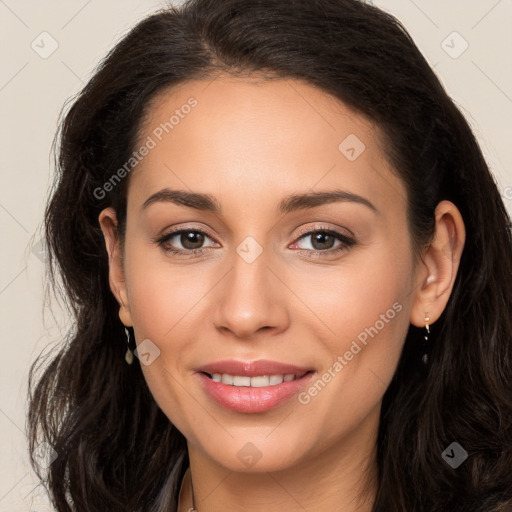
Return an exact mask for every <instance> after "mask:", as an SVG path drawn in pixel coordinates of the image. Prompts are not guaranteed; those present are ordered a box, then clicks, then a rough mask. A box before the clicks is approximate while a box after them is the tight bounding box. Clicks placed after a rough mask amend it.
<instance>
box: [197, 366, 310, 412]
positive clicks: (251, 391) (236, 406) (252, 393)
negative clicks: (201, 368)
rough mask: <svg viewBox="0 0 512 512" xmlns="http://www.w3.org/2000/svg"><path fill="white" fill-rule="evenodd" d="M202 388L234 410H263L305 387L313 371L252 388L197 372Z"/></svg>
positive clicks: (223, 404) (270, 407) (224, 405)
mask: <svg viewBox="0 0 512 512" xmlns="http://www.w3.org/2000/svg"><path fill="white" fill-rule="evenodd" d="M197 375H199V378H200V379H201V384H202V386H203V389H204V390H205V391H206V392H207V393H208V394H209V395H210V397H211V398H213V399H214V400H215V401H216V402H217V403H218V404H219V405H221V406H222V407H225V408H226V409H229V410H231V411H235V412H243V413H255V412H265V411H268V410H270V409H273V408H274V407H277V406H278V405H280V404H282V403H283V402H285V401H286V400H288V399H289V398H291V397H292V396H293V395H295V394H297V393H299V392H300V391H301V389H303V388H305V387H306V386H307V385H308V383H309V381H310V380H311V377H312V376H313V375H314V372H308V373H306V374H305V375H303V376H302V377H301V378H300V379H295V380H292V381H291V382H283V383H281V384H275V385H273V386H265V387H261V388H253V387H249V386H240V387H238V386H229V385H228V384H222V382H215V381H214V380H212V379H210V377H208V375H205V374H204V373H201V372H200V373H198V374H197Z"/></svg>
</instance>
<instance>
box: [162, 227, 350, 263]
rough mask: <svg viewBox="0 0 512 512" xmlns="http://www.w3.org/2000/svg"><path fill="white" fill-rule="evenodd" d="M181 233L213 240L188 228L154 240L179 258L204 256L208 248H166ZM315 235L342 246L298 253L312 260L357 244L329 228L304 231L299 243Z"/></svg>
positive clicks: (201, 231) (305, 250)
mask: <svg viewBox="0 0 512 512" xmlns="http://www.w3.org/2000/svg"><path fill="white" fill-rule="evenodd" d="M181 233H201V234H202V235H205V236H207V237H208V238H212V237H211V236H210V235H209V234H208V233H207V232H206V231H204V230H202V229H199V228H197V229H196V228H188V229H177V230H175V231H171V232H170V233H166V234H165V235H163V236H162V237H160V238H158V239H156V240H154V242H155V243H157V244H158V245H159V246H160V247H162V249H163V250H164V251H166V252H170V253H172V254H175V255H177V256H184V257H193V256H199V255H203V254H204V253H205V251H206V248H204V247H203V248H199V249H175V248H173V247H172V246H166V245H165V244H166V243H167V242H168V241H169V240H170V239H171V238H173V237H174V236H176V235H179V234H181ZM315 233H323V234H327V235H332V236H334V237H335V238H337V239H338V240H339V241H341V242H342V243H341V245H339V246H338V247H337V248H334V249H327V250H325V251H318V250H311V249H300V250H299V251H298V252H299V253H300V254H303V253H307V254H308V257H310V258H315V259H316V258H317V257H318V256H320V257H324V256H332V255H333V254H338V253H340V252H342V251H346V250H347V249H348V248H349V247H351V246H352V245H354V244H355V243H356V242H355V240H353V239H352V238H350V237H349V236H347V235H344V234H342V233H340V232H338V231H335V230H332V229H329V228H324V227H320V228H316V229H313V230H304V231H302V232H300V233H299V237H298V238H297V241H299V240H301V239H302V238H306V237H307V236H311V235H313V234H315Z"/></svg>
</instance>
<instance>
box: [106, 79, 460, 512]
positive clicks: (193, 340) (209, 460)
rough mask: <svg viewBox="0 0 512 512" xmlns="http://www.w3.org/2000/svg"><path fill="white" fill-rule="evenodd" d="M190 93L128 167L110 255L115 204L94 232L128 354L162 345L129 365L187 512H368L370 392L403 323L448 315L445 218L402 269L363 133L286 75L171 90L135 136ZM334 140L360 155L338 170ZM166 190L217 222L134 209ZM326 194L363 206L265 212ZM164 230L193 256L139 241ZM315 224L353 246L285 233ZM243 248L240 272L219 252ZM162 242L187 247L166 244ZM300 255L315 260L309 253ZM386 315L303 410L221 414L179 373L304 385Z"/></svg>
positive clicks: (377, 390)
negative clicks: (172, 454) (179, 462)
mask: <svg viewBox="0 0 512 512" xmlns="http://www.w3.org/2000/svg"><path fill="white" fill-rule="evenodd" d="M191 96H193V97H194V98H195V99H196V100H197V101H198V104H197V106H196V107H195V108H193V109H192V111H191V112H190V113H189V114H188V115H187V116H184V118H183V119H180V122H179V124H177V125H176V126H175V127H174V129H173V130H172V132H170V133H169V134H166V135H165V136H164V137H163V138H162V141H161V142H158V144H157V145H156V147H155V148H153V149H152V150H151V151H150V152H149V154H148V155H147V156H146V157H145V158H144V159H143V160H142V161H141V162H140V163H139V164H138V165H137V167H136V170H134V171H132V174H131V176H130V183H129V187H128V203H127V204H128V206H127V227H126V245H125V249H124V254H123V253H122V251H121V247H120V244H119V237H118V234H117V230H116V225H117V220H116V215H115V212H114V210H113V209H112V208H107V209H105V210H104V211H102V212H101V215H100V216H99V222H100V225H101V229H102V231H103V234H104V236H105V242H106V247H107V251H108V254H109V258H110V285H111V289H112V292H113V293H114V295H115V296H116V298H117V300H118V302H119V305H120V310H119V316H120V319H121V321H122V322H123V324H125V325H126V326H133V327H134V332H135V337H136V342H137V343H138V344H140V343H141V342H142V340H144V339H149V340H151V342H152V343H154V344H155V345H156V346H157V347H158V348H159V350H160V351H161V352H160V356H159V357H157V358H156V359H155V360H154V362H152V363H151V364H150V365H148V366H146V365H142V364H141V367H142V370H143V372H144V377H145V379H146V381H147V383H148V386H149V388H150V390H151V392H152V394H153V396H154V398H155V400H156V402H157V403H158V405H159V406H160V407H161V409H162V410H163V412H164V413H165V414H166V415H167V417H168V418H169V420H170V421H171V422H172V423H174V425H176V426H177V428H178V429H179V430H180V431H181V432H182V433H183V435H184V436H185V437H186V439H187V443H188V451H189V457H190V473H191V477H192V481H193V486H194V496H195V505H196V508H197V509H198V510H199V512H203V511H205V510H208V511H209V512H218V511H219V512H220V511H221V510H222V511H235V510H246V511H249V512H250V511H260V510H266V511H268V512H272V511H278V510H279V511H282V510H293V511H295V510H301V511H302V510H308V511H312V512H313V511H320V510H322V511H324V510H343V511H344V512H352V511H356V510H358V511H363V512H365V511H370V510H371V507H372V503H373V500H374V497H375V491H376V485H375V481H372V479H371V478H370V477H371V476H372V474H373V475H375V469H376V465H375V455H376V438H377V432H378V424H379V413H380V408H381V402H382V397H383V394H384V392H385V390H386V388H387V386H388V384H389V383H390V381H391V379H392V377H393V374H394V371H395V369H396V366H397V363H398V360H399V357H400V353H401V350H402V347H403V343H404V340H405V337H406V334H407V330H408V328H409V325H410V324H411V323H412V324H413V325H415V326H417V327H423V326H424V325H425V317H428V318H430V321H429V323H430V324H432V323H434V322H435V321H436V320H437V319H438V318H439V316H440V315H441V313H442V311H443V310H444V308H445V306H446V304H447V301H448V299H449V296H450V293H451V291H452V287H453V283H454V280H455V277H456V273H457V269H458V265H459V260H460V256H461V253H462V250H463V246H464V239H465V231H464V224H463V221H462V218H461V215H460V213H459V211H458V210H457V208H456V207H455V206H454V205H453V204H452V203H451V202H449V201H442V202H441V203H439V205H438V207H437V209H436V212H435V215H436V232H435V237H434V239H433V242H432V244H431V245H430V247H429V248H428V249H425V250H424V251H423V253H422V257H421V258H415V256H414V255H413V251H412V242H411V236H410V233H409V231H408V224H407V214H406V190H405V187H404V184H403V183H402V182H401V180H400V179H399V178H398V177H397V176H396V175H395V174H394V173H393V171H392V169H391V167H390V165H389V163H388V162H387V161H386V159H385V157H384V152H383V151H382V149H381V147H380V138H379V131H378V128H377V127H375V126H374V125H372V124H371V123H369V122H368V121H367V120H366V119H365V118H363V117H362V116H360V115H359V114H357V113H355V112H353V111H352V110H350V109H349V108H348V107H346V106H345V105H344V104H342V103H340V102H339V101H337V100H336V99H335V98H333V97H332V96H329V95H328V94H326V93H325V92H323V91H321V90H320V89H317V88H315V87H313V86H310V85H307V84H305V83H302V82H300V81H298V80H283V79H278V80H274V81H263V80H262V79H256V78H254V77H253V78H233V77H229V76H222V75H221V76H219V77H218V78H217V79H216V80H214V81H211V80H210V81H201V80H198V81H189V82H187V83H184V84H180V85H179V86H178V87H175V88H173V89H169V90H167V91H165V92H164V93H162V94H160V95H159V96H158V97H157V98H156V99H155V101H153V102H152V104H151V108H150V112H149V116H148V118H147V119H146V120H145V122H144V125H143V126H142V130H141V137H140V141H141V142H142V141H144V140H146V138H147V137H148V136H150V135H151V134H152V132H153V130H154V129H155V127H157V126H159V124H160V123H162V122H164V121H165V120H168V119H169V117H170V115H172V113H173V112H174V111H175V110H176V109H177V108H178V109H179V108H180V107H181V106H182V105H184V104H185V103H186V102H187V100H188V99H189V98H190V97H191ZM350 134H355V135H356V136H357V137H358V138H359V139H360V140H361V141H363V143H364V144H365V147H366V148H365V150H364V151H363V152H362V153H361V154H360V155H359V156H358V158H357V159H355V160H354V161H350V160H349V159H348V158H347V157H346V156H345V155H344V154H343V153H342V152H341V151H340V150H339V149H338V146H339V144H340V143H341V142H342V141H343V140H344V139H345V138H346V137H347V136H348V135H350ZM165 187H168V188H171V189H181V190H188V191H193V192H200V193H208V194H211V195H213V196H215V198H216V199H217V201H218V202H219V203H220V204H221V206H222V214H220V215H219V214H215V213H211V212H204V211H198V210H195V209H192V208H188V207H185V206H180V205H176V204H173V203H171V202H158V203H153V204H152V205H151V206H149V207H147V208H145V209H141V208H142V205H143V203H144V202H145V201H146V199H147V198H148V197H149V196H151V195H152V194H154V193H155V192H157V191H159V190H161V189H163V188H165ZM335 188H337V189H343V190H345V191H349V192H351V193H354V194H358V195H360V196H362V197H364V198H366V199H367V200H368V201H371V203H372V204H373V205H374V206H375V208H376V209H377V210H378V212H375V211H373V210H372V209H371V208H369V207H367V206H365V205H363V204H359V203H355V202H350V201H343V202H334V203H330V204H325V205H321V206H318V207H315V208H310V209H305V210H301V211H295V212H290V213H287V214H281V215H280V214H278V213H276V207H277V204H278V203H279V201H281V200H282V199H283V198H284V197H285V196H288V195H289V194H292V193H304V192H310V191H320V190H321V191H329V190H333V189H335ZM178 227H179V228H188V229H189V230H191V231H194V228H196V229H197V228H201V229H203V230H206V231H207V232H208V235H207V236H206V237H205V238H204V241H203V245H202V247H203V248H205V250H204V254H203V255H199V256H197V255H193V256H192V257H183V256H181V257H180V256H176V255H173V254H172V253H169V252H166V251H165V250H164V248H163V247H161V246H159V245H158V243H156V242H155V239H157V238H158V237H159V236H161V235H162V234H165V233H167V232H169V230H170V228H178ZM319 227H322V228H324V229H325V228H326V229H330V230H335V231H338V232H339V233H341V234H346V235H350V236H352V237H353V238H354V239H355V241H356V243H355V244H354V245H351V246H347V247H345V250H343V251H340V252H338V253H333V250H334V249H336V248H338V247H339V246H340V244H342V243H343V242H341V241H339V240H337V239H334V241H332V242H328V241H324V242H323V243H324V244H325V245H324V246H322V245H320V244H319V243H316V244H315V238H314V237H313V236H311V234H310V235H309V236H308V235H306V236H303V235H302V234H301V233H300V230H301V229H307V230H308V231H310V230H311V231H313V232H315V231H314V230H315V229H316V230H317V231H318V228H319ZM248 236H251V237H253V238H254V239H255V240H256V241H257V242H258V244H259V245H260V246H261V248H262V250H263V252H262V253H261V254H260V255H259V256H258V257H257V258H256V259H255V260H254V261H253V262H251V263H248V262H247V261H245V260H244V259H243V258H242V257H241V256H239V254H238V253H237V251H236V248H237V247H238V246H239V245H240V244H241V242H242V241H243V240H244V239H245V238H246V237H248ZM301 237H302V238H301ZM185 243H186V240H185ZM329 243H330V245H329ZM171 244H174V247H175V248H179V249H182V250H186V249H187V248H190V247H192V248H193V247H194V245H191V244H189V245H188V246H185V245H183V237H182V238H181V241H180V236H179V235H178V236H175V237H174V238H172V239H171V241H168V242H167V246H169V245H171ZM200 246H201V242H200V241H199V242H196V245H195V247H200ZM322 247H323V248H322ZM315 249H317V250H320V251H323V256H318V254H317V255H316V257H311V253H312V252H313V251H314V250H315ZM329 253H330V255H329ZM308 254H309V255H310V256H309V257H308ZM395 303H399V305H400V306H401V310H400V312H397V313H396V315H395V316H394V318H393V319H391V320H389V321H388V322H384V327H383V328H381V329H380V330H379V331H378V334H377V335H375V336H374V337H373V338H370V337H368V343H367V345H366V346H364V345H362V344H360V345H361V346H362V347H363V348H362V350H361V351H360V352H358V353H357V355H354V357H353V358H352V359H351V360H350V361H348V364H347V365H346V366H344V367H343V369H342V371H340V372H338V373H337V374H336V376H335V378H332V380H331V382H329V383H328V384H327V385H326V386H325V387H324V388H323V389H322V390H321V392H319V393H318V394H317V395H316V396H314V397H311V400H310V401H309V403H307V404H301V403H300V402H299V401H298V400H297V397H295V396H294V397H292V398H291V399H289V400H288V401H286V402H285V403H283V404H281V405H279V406H278V407H276V408H274V409H271V410H270V411H267V412H264V413H257V414H243V413H236V412H233V411H229V410H226V409H224V408H222V407H221V406H219V405H217V404H216V403H215V402H213V401H212V400H211V399H210V398H209V396H208V395H207V394H206V393H205V392H204V391H203V390H202V388H201V386H200V385H199V381H198V376H197V374H196V373H195V371H194V369H195V368H197V367H198V366H200V365H203V364H206V363H208V362H213V361H218V360H221V359H240V360H246V361H253V360H257V359H270V360H276V361H280V362H288V363H291V364H295V365H297V366H305V367H311V368H314V369H315V370H316V372H317V376H318V377H321V376H322V374H324V373H325V372H326V371H328V369H329V368H332V366H333V364H334V363H335V361H336V360H337V357H338V356H340V355H341V356H343V354H345V352H347V350H349V349H350V347H351V344H352V342H353V341H354V340H356V339H357V336H358V335H359V334H360V333H361V332H363V331H364V330H365V328H368V327H370V326H374V325H376V321H377V320H379V319H380V318H381V316H380V315H381V314H383V313H385V312H386V311H387V310H389V309H390V308H392V305H393V304H395ZM134 364H140V363H139V362H138V361H137V360H136V362H135V363H134ZM317 376H315V378H314V379H313V381H312V382H314V381H315V380H317ZM248 442H251V443H252V444H254V445H255V446H256V447H257V449H258V451H259V453H260V454H261V458H260V459H259V460H258V461H257V462H256V464H254V465H253V466H252V467H250V468H249V467H247V466H246V465H244V463H243V462H242V461H241V460H240V459H239V457H238V456H237V453H238V452H239V450H240V449H242V447H244V446H245V445H246V443H248ZM365 468H367V471H368V472H367V473H365ZM365 483H366V484H367V488H364V484H365ZM189 484H190V481H189V474H188V473H187V475H186V478H185V480H184V485H183V492H182V494H181V501H180V508H179V510H180V512H182V511H185V510H188V507H189V506H191V492H190V487H189ZM358 494H361V496H360V497H359V498H360V499H359V501H358V499H357V498H358Z"/></svg>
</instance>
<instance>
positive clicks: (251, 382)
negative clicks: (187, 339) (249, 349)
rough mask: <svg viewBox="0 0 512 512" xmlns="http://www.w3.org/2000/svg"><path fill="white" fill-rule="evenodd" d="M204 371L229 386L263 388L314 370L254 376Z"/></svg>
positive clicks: (297, 377) (298, 377)
mask: <svg viewBox="0 0 512 512" xmlns="http://www.w3.org/2000/svg"><path fill="white" fill-rule="evenodd" d="M202 373H203V374H204V375H206V376H207V377H209V378H210V379H211V380H213V381H214V382H220V383H222V384H226V385H227V386H235V387H251V388H263V387H268V386H277V385H279V384H282V383H283V382H292V381H294V380H297V379H300V378H302V377H304V375H306V374H309V373H313V370H310V371H305V372H301V373H298V374H294V373H286V374H272V375H270V374H269V375H257V376H254V377H249V376H246V375H231V374H229V373H213V374H211V373H207V372H202Z"/></svg>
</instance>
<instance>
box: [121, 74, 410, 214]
mask: <svg viewBox="0 0 512 512" xmlns="http://www.w3.org/2000/svg"><path fill="white" fill-rule="evenodd" d="M379 135H380V132H379V130H378V128H377V127H376V126H375V125H373V124H372V123H371V122H369V121H368V120H367V119H366V118H364V117H363V116H361V115H359V114H358V113H356V112H355V111H353V110H352V109H350V108H348V107H347V106H346V105H345V104H343V103H342V102H340V101H339V100H337V99H336V98H334V97H333V96H331V95H329V94H327V93H325V92H324V91H322V90H321V89H318V88H316V87H314V86H311V85H309V84H306V83H304V82H302V81H299V80H293V79H274V80H264V79H263V78H259V79H258V78H251V79H248V78H234V77H226V76H221V77H217V78H215V79H207V80H194V81H188V82H184V83H181V84H179V85H177V86H175V87H173V88H169V89H167V90H165V91H163V92H161V93H160V94H158V95H157V96H156V97H155V98H154V100H153V101H152V102H151V103H150V105H149V108H148V111H147V115H146V117H145V119H144V122H143V123H142V126H141V130H140V137H139V141H138V144H137V147H139V146H141V145H144V144H146V145H147V146H148V147H149V146H151V149H150V150H149V151H147V154H146V156H144V157H143V159H142V160H141V161H140V163H139V164H138V165H137V167H136V169H135V171H134V172H133V173H132V175H131V178H130V179H131V182H132V183H131V185H130V195H131V196H132V198H134V199H136V200H137V201H138V202H140V203H142V202H143V201H144V199H145V198H146V197H147V196H148V195H150V194H152V193H154V192H156V191H157V190H158V189H161V188H164V187H168V188H180V189H187V188H188V189H191V190H194V191H195V192H205V193H210V194H213V195H215V196H217V197H224V198H226V200H233V199H236V201H237V202H238V206H239V207H243V206H244V205H245V206H246V205H247V202H246V201H247V199H248V196H251V197H256V200H258V197H259V199H260V200H259V204H261V201H262V200H263V199H265V201H270V200H271V198H273V197H274V196H275V199H276V202H277V201H278V198H280V197H281V196H282V195H286V194H289V193H293V192H297V191H303V192H304V191H307V190H314V189H321V190H325V189H328V188H332V187H335V188H340V187H342V188H344V189H346V190H348V191H349V192H353V193H355V194H361V195H365V196H371V197H372V198H373V199H372V201H373V200H375V202H376V203H380V206H381V207H382V208H384V209H385V208H386V207H388V206H393V205H394V206H395V207H396V206H397V201H398V202H399V205H400V206H401V207H404V205H405V189H404V186H403V184H402V183H401V180H399V179H398V178H397V177H396V175H395V174H394V173H393V172H392V169H391V167H390V165H389V163H388V162H387V160H386V158H385V156H384V153H383V150H382V148H381V139H380V136H379ZM246 196H247V197H246Z"/></svg>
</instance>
